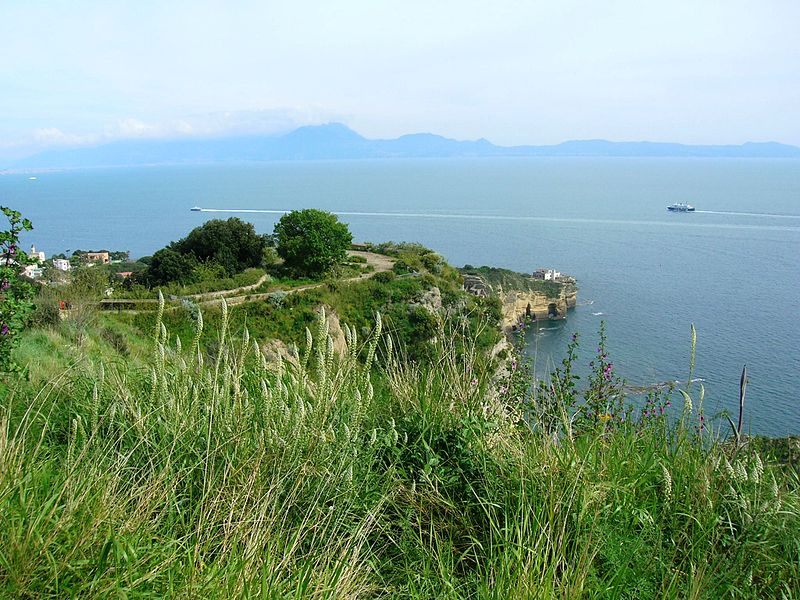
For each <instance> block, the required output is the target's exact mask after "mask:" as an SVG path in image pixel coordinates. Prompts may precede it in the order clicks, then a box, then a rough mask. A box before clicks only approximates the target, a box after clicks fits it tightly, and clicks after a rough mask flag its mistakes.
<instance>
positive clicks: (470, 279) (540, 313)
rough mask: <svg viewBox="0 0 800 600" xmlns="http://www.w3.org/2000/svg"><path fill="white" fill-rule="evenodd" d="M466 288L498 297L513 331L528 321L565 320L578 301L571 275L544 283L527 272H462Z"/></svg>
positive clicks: (491, 269)
mask: <svg viewBox="0 0 800 600" xmlns="http://www.w3.org/2000/svg"><path fill="white" fill-rule="evenodd" d="M462 275H463V277H464V289H465V290H466V291H467V292H469V293H471V294H473V295H476V296H489V295H495V296H497V297H498V298H499V299H500V301H501V303H502V308H501V311H502V325H503V330H504V331H506V332H510V331H513V330H514V329H516V327H517V325H518V324H519V323H520V322H521V321H523V320H524V319H526V318H528V319H533V320H537V321H540V320H546V319H563V318H565V317H566V315H567V310H568V309H570V308H574V307H575V304H576V303H577V299H578V289H577V286H576V284H575V280H574V279H573V278H571V277H568V276H562V277H559V278H558V279H557V280H555V281H553V280H549V281H542V280H541V279H535V278H533V277H531V276H530V275H526V274H524V273H516V272H514V271H509V270H508V269H498V268H494V267H478V268H474V267H471V268H470V267H465V268H464V269H462Z"/></svg>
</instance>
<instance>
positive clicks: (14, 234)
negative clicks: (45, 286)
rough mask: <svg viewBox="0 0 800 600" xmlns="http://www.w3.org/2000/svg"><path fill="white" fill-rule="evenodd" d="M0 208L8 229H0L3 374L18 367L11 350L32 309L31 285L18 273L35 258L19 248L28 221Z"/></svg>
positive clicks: (0, 369) (0, 367) (0, 354)
mask: <svg viewBox="0 0 800 600" xmlns="http://www.w3.org/2000/svg"><path fill="white" fill-rule="evenodd" d="M0 210H2V211H3V214H4V215H5V216H6V218H7V219H8V222H9V228H8V229H7V230H4V231H0V373H7V372H12V371H18V370H19V367H18V365H17V364H16V363H15V362H14V360H13V358H12V356H11V352H12V350H13V349H14V347H15V346H16V345H17V344H18V343H19V335H20V333H21V332H22V329H23V328H24V327H25V324H26V322H27V320H28V318H29V316H30V314H31V312H32V311H33V308H34V305H33V296H34V291H33V288H32V286H31V285H30V284H29V283H28V282H27V281H25V280H24V279H22V278H21V277H20V275H21V273H22V271H23V269H24V268H25V265H29V264H33V263H34V262H35V261H34V260H32V259H30V258H29V257H28V255H27V254H25V252H24V251H22V250H21V249H20V248H19V236H20V233H21V232H23V231H30V230H31V229H33V225H32V224H31V222H30V221H29V220H28V219H25V218H23V217H22V214H21V213H19V212H18V211H16V210H12V209H10V208H8V207H5V206H3V207H0Z"/></svg>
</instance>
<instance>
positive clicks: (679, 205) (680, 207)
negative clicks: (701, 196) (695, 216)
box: [667, 202, 694, 212]
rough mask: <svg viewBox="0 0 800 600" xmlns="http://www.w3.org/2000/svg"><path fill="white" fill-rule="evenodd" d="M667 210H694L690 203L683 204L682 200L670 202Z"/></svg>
mask: <svg viewBox="0 0 800 600" xmlns="http://www.w3.org/2000/svg"><path fill="white" fill-rule="evenodd" d="M667 210H670V211H672V212H694V206H692V205H691V204H684V203H683V202H677V203H676V204H670V205H669V206H668V207H667Z"/></svg>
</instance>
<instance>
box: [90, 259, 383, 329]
mask: <svg viewBox="0 0 800 600" xmlns="http://www.w3.org/2000/svg"><path fill="white" fill-rule="evenodd" d="M348 254H349V255H350V256H360V257H362V258H363V259H364V260H366V264H368V265H370V266H371V267H372V268H373V270H372V271H370V272H368V273H361V274H360V275H357V276H356V277H348V278H346V279H339V280H337V282H340V283H352V282H355V281H361V280H363V279H369V278H370V277H372V276H373V275H375V274H376V273H383V272H386V271H391V270H392V268H393V267H394V263H395V259H393V258H390V257H388V256H385V255H383V254H375V253H374V252H362V251H360V250H350V251H349V252H348ZM267 281H269V275H266V274H264V275H262V276H261V277H260V278H259V279H258V281H257V282H255V283H252V284H250V285H244V286H241V287H238V288H234V289H232V290H219V291H216V292H203V293H201V294H188V295H186V296H181V297H180V298H185V299H188V300H192V301H193V302H195V303H196V304H197V305H198V306H209V305H212V304H214V303H215V302H218V301H219V300H222V299H224V300H225V302H227V303H228V306H236V305H237V304H244V303H246V302H258V301H260V300H266V299H267V298H269V297H270V295H271V294H273V293H275V292H285V293H286V294H295V293H298V292H305V291H308V290H313V289H314V288H318V287H322V286H323V285H326V284H327V283H328V282H327V281H321V282H319V283H309V284H307V285H301V286H297V287H294V288H276V289H274V290H271V291H269V292H263V293H260V294H247V293H246V292H249V291H251V290H254V289H256V288H258V287H259V286H260V285H262V284H264V283H265V282H267ZM143 304H152V305H156V304H158V300H155V299H153V298H142V299H133V298H130V299H128V298H119V299H107V300H101V301H100V307H101V308H106V309H113V310H115V311H124V312H126V313H137V312H150V311H149V310H142V309H141V306H142V305H143ZM126 306H132V307H134V306H135V307H139V308H126ZM170 308H177V306H171V307H170Z"/></svg>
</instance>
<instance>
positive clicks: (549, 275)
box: [533, 269, 561, 281]
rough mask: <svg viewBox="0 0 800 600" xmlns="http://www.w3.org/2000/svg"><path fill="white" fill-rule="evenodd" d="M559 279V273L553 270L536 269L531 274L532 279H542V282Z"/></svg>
mask: <svg viewBox="0 0 800 600" xmlns="http://www.w3.org/2000/svg"><path fill="white" fill-rule="evenodd" d="M559 277H561V273H559V272H558V271H556V270H555V269H536V270H535V271H534V272H533V278H534V279H543V280H544V281H555V280H556V279H558V278H559Z"/></svg>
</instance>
